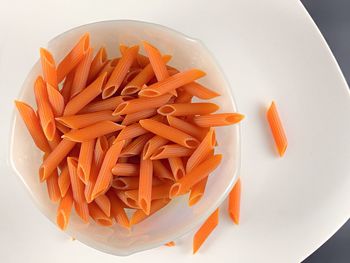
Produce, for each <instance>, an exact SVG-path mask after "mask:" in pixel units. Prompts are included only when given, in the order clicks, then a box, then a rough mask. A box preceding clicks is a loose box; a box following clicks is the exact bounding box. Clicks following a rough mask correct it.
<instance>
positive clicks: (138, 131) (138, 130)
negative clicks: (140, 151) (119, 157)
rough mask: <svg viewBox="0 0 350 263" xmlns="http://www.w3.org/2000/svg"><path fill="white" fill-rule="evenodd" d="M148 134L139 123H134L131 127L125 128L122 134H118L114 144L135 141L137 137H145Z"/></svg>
mask: <svg viewBox="0 0 350 263" xmlns="http://www.w3.org/2000/svg"><path fill="white" fill-rule="evenodd" d="M120 126H122V125H120ZM123 127H124V126H123ZM146 133H148V131H147V130H145V129H144V128H142V126H141V125H140V124H139V123H134V124H131V125H129V126H125V128H124V129H122V130H121V131H120V133H119V134H118V136H117V138H116V139H115V141H114V142H113V143H116V142H119V141H122V140H128V139H133V138H135V137H138V136H141V135H144V134H146ZM124 157H125V156H124Z"/></svg>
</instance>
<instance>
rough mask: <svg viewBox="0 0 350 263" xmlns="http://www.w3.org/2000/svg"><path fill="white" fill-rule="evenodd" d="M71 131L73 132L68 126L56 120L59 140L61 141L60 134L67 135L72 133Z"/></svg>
mask: <svg viewBox="0 0 350 263" xmlns="http://www.w3.org/2000/svg"><path fill="white" fill-rule="evenodd" d="M70 130H71V129H70V128H68V127H67V126H65V125H63V124H61V123H60V122H58V121H57V120H56V134H57V136H58V138H59V139H61V136H60V134H65V133H67V132H70ZM55 136H56V135H55Z"/></svg>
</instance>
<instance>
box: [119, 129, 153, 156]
mask: <svg viewBox="0 0 350 263" xmlns="http://www.w3.org/2000/svg"><path fill="white" fill-rule="evenodd" d="M128 127H129V126H128ZM152 136H153V135H152V134H151V133H146V134H144V135H141V136H139V137H137V138H135V139H134V140H133V141H132V142H131V143H130V144H128V145H127V146H126V147H125V148H124V149H123V150H122V153H121V155H120V156H122V157H131V156H136V155H139V154H140V153H141V152H142V149H143V147H144V146H145V144H146V143H147V142H148V141H149V139H150V138H152Z"/></svg>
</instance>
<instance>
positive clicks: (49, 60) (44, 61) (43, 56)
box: [40, 48, 58, 90]
mask: <svg viewBox="0 0 350 263" xmlns="http://www.w3.org/2000/svg"><path fill="white" fill-rule="evenodd" d="M40 62H41V68H42V71H43V76H44V80H45V82H46V83H47V84H49V85H50V86H52V87H53V88H54V89H56V90H58V85H57V70H56V63H55V60H54V58H53V56H52V54H51V53H50V51H48V50H47V49H45V48H40Z"/></svg>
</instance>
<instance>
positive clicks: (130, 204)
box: [114, 181, 140, 209]
mask: <svg viewBox="0 0 350 263" xmlns="http://www.w3.org/2000/svg"><path fill="white" fill-rule="evenodd" d="M137 182H138V181H137ZM137 187H138V186H137ZM114 191H115V194H116V195H117V196H118V199H119V200H121V202H122V203H124V204H125V205H126V206H127V207H129V208H134V209H139V208H140V207H139V204H138V200H134V199H132V198H130V197H128V196H126V195H125V191H120V190H119V189H118V190H116V189H114Z"/></svg>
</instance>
